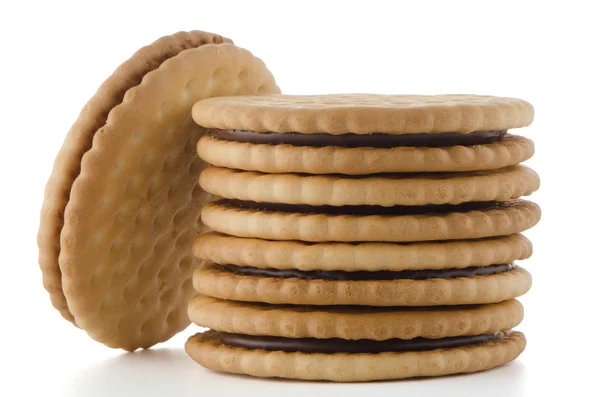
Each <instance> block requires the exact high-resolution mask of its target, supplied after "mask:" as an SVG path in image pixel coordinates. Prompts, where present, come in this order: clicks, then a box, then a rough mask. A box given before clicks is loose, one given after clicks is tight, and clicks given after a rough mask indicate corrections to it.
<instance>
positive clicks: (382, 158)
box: [197, 135, 534, 175]
mask: <svg viewBox="0 0 600 397" xmlns="http://www.w3.org/2000/svg"><path fill="white" fill-rule="evenodd" d="M197 149H198V154H199V155H200V157H201V158H202V159H204V161H206V162H208V163H210V164H213V165H216V166H219V167H227V168H236V169H241V170H246V171H261V172H270V173H283V172H299V173H307V174H348V175H365V174H375V173H380V172H448V171H477V170H493V169H498V168H502V167H506V166H511V165H515V164H519V163H521V162H523V161H525V160H528V159H529V158H531V156H533V153H534V144H533V141H531V140H530V139H527V138H524V137H522V136H516V135H507V136H506V137H505V138H504V139H503V140H502V141H499V142H494V143H490V144H486V145H473V146H449V147H437V148H435V147H402V146H400V147H394V148H372V147H364V148H344V147H337V146H325V147H307V146H292V145H263V144H253V143H242V142H228V141H221V140H218V139H216V138H213V137H211V136H204V137H202V138H201V139H200V141H198V147H197Z"/></svg>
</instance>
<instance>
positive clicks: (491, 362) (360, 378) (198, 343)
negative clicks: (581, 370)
mask: <svg viewBox="0 0 600 397" xmlns="http://www.w3.org/2000/svg"><path fill="white" fill-rule="evenodd" d="M525 345H526V340H525V336H524V335H523V334H522V333H520V332H506V333H502V334H501V335H500V336H499V337H498V338H496V339H493V340H491V341H488V342H485V343H481V344H478V345H472V346H464V347H456V348H452V349H437V350H430V351H423V352H404V353H378V354H348V353H337V354H320V353H301V352H296V353H287V352H283V351H266V350H258V349H256V350H248V349H244V348H240V347H232V346H227V345H224V344H223V343H221V341H220V339H219V335H218V333H217V332H215V331H207V332H204V333H201V334H196V335H194V336H192V337H190V338H189V339H188V341H187V343H186V345H185V350H186V352H187V353H188V354H189V355H190V357H192V359H194V361H196V362H197V363H199V364H200V365H203V366H204V367H206V368H210V369H213V370H216V371H224V372H232V373H238V374H247V375H253V376H260V377H279V378H292V379H305V380H331V381H336V382H364V381H371V380H383V379H402V378H412V377H417V376H442V375H449V374H458V373H464V372H475V371H483V370H486V369H490V368H493V367H496V366H498V365H502V364H505V363H508V362H510V361H512V360H514V359H515V358H517V357H518V356H519V354H521V352H523V350H524V349H525Z"/></svg>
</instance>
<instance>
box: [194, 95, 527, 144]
mask: <svg viewBox="0 0 600 397" xmlns="http://www.w3.org/2000/svg"><path fill="white" fill-rule="evenodd" d="M192 112H193V117H194V120H195V121H196V122H197V123H198V124H200V125H202V126H204V127H207V128H219V129H224V130H230V129H233V130H236V129H237V130H250V131H256V132H301V133H304V134H313V133H328V134H346V133H354V134H370V133H373V132H382V133H390V134H413V133H440V132H459V133H469V132H473V131H492V130H506V129H509V128H518V127H524V126H527V125H529V124H530V123H531V122H532V121H533V114H534V112H533V107H532V106H531V105H530V104H529V103H527V102H525V101H523V100H521V99H516V98H501V97H493V96H481V95H435V96H427V95H376V94H336V95H299V96H294V95H269V96H263V97H260V98H252V97H238V98H235V97H231V98H211V99H208V100H204V101H201V102H198V103H197V104H195V105H194V108H193V111H192Z"/></svg>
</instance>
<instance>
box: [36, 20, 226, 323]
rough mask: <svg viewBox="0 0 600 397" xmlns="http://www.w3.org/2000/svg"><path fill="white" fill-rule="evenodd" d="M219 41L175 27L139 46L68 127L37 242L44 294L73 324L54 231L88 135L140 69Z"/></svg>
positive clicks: (139, 76) (58, 227)
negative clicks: (45, 291)
mask: <svg viewBox="0 0 600 397" xmlns="http://www.w3.org/2000/svg"><path fill="white" fill-rule="evenodd" d="M224 42H229V43H230V42H231V40H229V39H227V38H224V37H222V36H219V35H216V34H213V33H207V32H201V31H192V32H178V33H175V34H173V35H170V36H165V37H162V38H160V39H158V40H156V41H155V42H154V43H152V44H150V45H148V46H145V47H143V48H141V49H140V50H138V51H137V52H136V53H135V54H133V56H132V57H131V58H130V59H129V60H127V61H126V62H125V63H123V64H122V65H121V66H119V67H118V68H117V69H116V70H115V71H114V72H113V74H112V75H111V76H110V77H109V78H108V79H107V80H106V81H104V83H102V85H101V86H100V88H99V89H98V91H97V92H96V94H94V96H93V97H92V98H91V99H90V100H89V101H88V103H87V104H86V105H85V107H84V108H83V110H82V111H81V113H80V114H79V117H78V118H77V121H75V123H74V124H73V126H72V127H71V129H70V130H69V132H68V134H67V137H66V138H65V141H64V143H63V146H62V147H61V149H60V152H59V153H58V155H57V156H56V160H55V162H54V167H53V169H52V173H51V175H50V178H49V180H48V183H47V185H46V191H45V195H44V203H43V206H42V211H41V215H40V228H39V231H38V246H39V264H40V268H41V270H42V275H43V283H44V287H45V288H46V290H47V291H48V293H49V294H50V299H51V301H52V305H53V306H54V307H55V308H56V309H57V310H58V311H59V312H60V313H61V315H62V316H63V317H64V318H65V319H67V320H69V321H71V322H72V323H73V324H75V319H74V318H73V315H72V314H71V312H70V311H69V307H68V305H67V300H66V298H65V295H64V293H63V290H62V281H61V271H60V267H59V264H58V256H59V252H60V232H61V230H62V227H63V223H64V218H63V214H64V211H65V208H66V206H67V202H68V201H69V197H70V192H71V187H72V185H73V182H74V181H75V179H76V178H77V177H78V175H79V170H80V164H81V159H82V158H83V155H84V153H85V152H87V151H88V150H89V149H90V148H91V146H92V139H93V137H94V135H95V133H96V131H98V130H99V129H100V128H101V127H102V126H103V125H104V124H105V123H106V120H107V118H108V114H109V112H110V110H111V109H113V108H114V107H115V106H117V105H118V104H119V103H121V101H122V100H123V97H124V95H125V92H126V91H127V90H129V89H130V88H132V87H135V86H137V85H138V84H140V82H141V81H142V77H143V76H144V75H146V74H147V73H148V72H150V71H152V70H155V69H157V68H158V67H159V66H160V65H161V64H162V63H163V62H164V61H165V60H167V59H169V58H171V57H173V56H175V55H177V54H178V53H180V52H181V51H184V50H186V49H189V48H197V47H199V46H202V45H204V44H208V43H224Z"/></svg>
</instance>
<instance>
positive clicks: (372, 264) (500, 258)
mask: <svg viewBox="0 0 600 397" xmlns="http://www.w3.org/2000/svg"><path fill="white" fill-rule="evenodd" d="M193 252H194V255H195V256H196V257H197V258H199V259H201V260H206V261H209V262H214V263H217V264H220V265H228V264H232V265H238V266H251V267H258V268H262V269H267V268H271V269H299V270H304V271H311V270H347V271H356V270H369V271H379V270H418V269H447V268H465V267H471V266H487V265H493V264H499V263H511V262H513V261H515V260H522V259H527V258H529V257H530V256H531V254H532V252H533V245H532V244H531V241H529V240H528V239H527V238H526V237H525V236H523V235H522V234H513V235H510V236H500V237H490V238H485V239H478V240H455V241H446V242H429V243H420V242H417V243H406V244H401V243H379V242H370V243H359V244H348V243H329V242H326V243H317V244H312V243H306V242H303V241H272V240H261V239H256V238H243V237H235V236H228V235H224V234H219V233H214V232H212V233H206V234H203V235H202V236H200V237H198V239H196V241H195V242H194V246H193Z"/></svg>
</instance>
